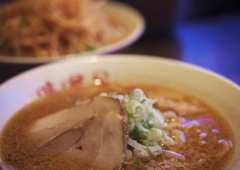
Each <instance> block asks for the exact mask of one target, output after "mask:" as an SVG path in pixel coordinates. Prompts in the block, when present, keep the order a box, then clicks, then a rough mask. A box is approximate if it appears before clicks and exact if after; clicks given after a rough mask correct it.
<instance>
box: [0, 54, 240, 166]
mask: <svg viewBox="0 0 240 170" xmlns="http://www.w3.org/2000/svg"><path fill="white" fill-rule="evenodd" d="M72 76H73V77H72ZM96 76H97V77H100V78H101V79H105V80H107V81H110V82H111V81H133V82H140V83H141V82H145V83H151V84H156V85H162V86H167V87H170V88H174V89H178V90H181V91H184V92H187V93H189V94H191V95H194V96H196V97H198V98H199V99H201V100H203V101H205V102H206V103H208V104H209V105H210V106H212V107H213V108H215V109H216V110H217V111H218V112H219V113H220V114H221V115H222V116H223V117H224V118H225V119H226V120H227V122H228V123H229V125H230V126H231V128H232V130H233V132H234V135H235V144H236V148H235V152H234V155H233V158H232V159H231V161H230V163H229V166H228V167H227V169H231V170H233V169H240V157H239V155H240V133H239V129H240V105H239V102H240V87H239V86H238V85H237V84H235V83H233V82H231V81H230V80H228V79H226V78H224V77H222V76H220V75H218V74H216V73H213V72H211V71H208V70H206V69H203V68H199V67H197V66H193V65H189V64H186V63H183V62H180V61H175V60H170V59H164V58H161V57H151V56H139V55H103V56H91V57H90V56H85V57H78V58H74V59H67V60H63V61H58V62H55V63H51V64H46V65H43V66H40V67H37V68H34V69H31V70H29V71H26V72H24V73H22V74H20V75H17V76H15V77H13V78H12V79H10V80H8V81H6V82H5V83H3V84H2V85H0V105H1V107H0V117H1V119H0V130H1V129H2V127H3V125H4V124H5V123H6V121H7V120H8V119H9V117H11V116H12V115H13V114H14V112H16V111H18V110H19V109H20V108H21V107H22V106H24V105H26V104H27V103H29V102H31V101H33V100H34V99H37V98H38V95H39V94H42V93H44V92H45V93H47V92H49V91H51V90H53V89H54V90H58V89H61V87H62V85H63V83H64V84H66V83H67V82H69V79H71V78H74V80H75V83H83V84H85V83H86V84H88V83H90V82H92V81H93V79H92V78H93V77H96ZM81 78H83V79H81Z"/></svg>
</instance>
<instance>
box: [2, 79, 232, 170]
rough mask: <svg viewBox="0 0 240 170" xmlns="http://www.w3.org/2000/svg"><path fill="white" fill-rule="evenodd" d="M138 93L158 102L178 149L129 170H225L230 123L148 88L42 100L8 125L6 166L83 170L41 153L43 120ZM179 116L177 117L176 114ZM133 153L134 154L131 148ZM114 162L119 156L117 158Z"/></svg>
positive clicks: (115, 86)
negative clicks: (34, 132)
mask: <svg viewBox="0 0 240 170" xmlns="http://www.w3.org/2000/svg"><path fill="white" fill-rule="evenodd" d="M135 88H140V89H142V90H143V91H144V93H145V94H146V96H147V97H149V98H152V99H158V101H157V102H156V103H155V104H154V107H155V108H157V109H159V110H160V111H161V112H162V113H163V115H164V117H165V122H166V123H168V125H167V126H166V127H165V131H166V133H168V135H169V136H170V137H171V138H172V139H173V141H174V143H175V144H174V145H164V144H162V149H163V152H162V154H160V155H159V156H157V157H150V158H147V159H144V158H140V159H138V158H135V157H133V158H132V159H129V160H125V162H124V164H123V167H122V168H123V169H224V168H225V167H226V165H227V164H228V162H229V160H230V158H231V155H232V153H233V149H234V143H233V139H234V137H233V134H232V131H231V129H230V127H229V126H228V124H227V123H226V121H225V120H224V119H223V118H222V117H221V116H220V115H219V114H218V113H217V112H216V111H215V110H214V109H212V108H211V107H209V106H208V105H206V104H205V103H203V102H202V101H199V100H198V99H196V98H195V97H192V96H189V95H187V94H184V93H182V92H178V91H175V90H173V89H168V88H165V87H159V86H154V85H145V84H137V85H136V84H120V83H111V84H108V85H102V86H93V85H90V86H86V87H82V86H81V87H75V88H71V89H66V90H62V91H60V92H56V93H54V94H51V95H49V96H46V97H42V98H40V99H38V100H36V101H34V102H32V103H31V104H29V105H27V106H25V107H24V108H22V109H21V110H20V111H19V112H17V113H16V114H15V115H14V116H13V117H12V118H11V119H10V120H9V121H8V122H7V124H6V125H5V127H4V129H3V131H2V134H1V140H0V142H1V143H0V144H1V145H0V154H1V155H0V156H1V158H2V160H3V161H4V162H5V163H7V164H9V165H12V166H13V167H15V168H16V169H24V170H26V169H29V170H33V169H38V170H39V169H44V170H46V169H58V170H61V169H63V170H66V169H73V170H75V169H79V167H78V165H77V164H75V162H74V160H72V158H69V157H67V156H65V155H62V154H57V155H54V156H53V154H51V153H49V152H48V153H47V154H46V153H45V152H42V151H41V150H38V149H36V147H37V146H36V143H35V140H33V138H32V136H31V135H30V134H31V133H30V129H31V127H32V125H33V123H34V122H36V121H37V120H39V119H41V118H43V117H45V116H48V115H50V114H53V113H55V112H58V111H60V110H63V109H66V108H70V107H72V106H74V105H75V104H76V103H77V102H79V101H82V100H85V99H90V98H93V97H95V96H98V95H99V94H100V93H102V92H106V93H110V92H117V93H118V94H127V93H128V92H130V91H132V90H133V89H135ZM172 112H174V113H176V115H177V116H174V115H172V114H171V113H172ZM130 149H131V148H130ZM113 156H114V155H113Z"/></svg>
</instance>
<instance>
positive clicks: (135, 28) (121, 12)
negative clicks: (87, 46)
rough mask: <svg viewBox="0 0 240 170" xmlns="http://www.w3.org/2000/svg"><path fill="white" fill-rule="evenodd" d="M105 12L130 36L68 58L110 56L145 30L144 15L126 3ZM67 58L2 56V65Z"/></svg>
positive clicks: (112, 5)
mask: <svg viewBox="0 0 240 170" xmlns="http://www.w3.org/2000/svg"><path fill="white" fill-rule="evenodd" d="M103 10H104V11H105V12H106V13H107V14H109V15H110V16H112V17H113V18H115V19H116V20H118V21H120V22H121V23H123V24H124V25H125V26H126V27H127V30H128V35H127V36H126V37H125V38H123V39H121V40H119V41H117V42H115V43H113V44H110V45H106V46H104V47H101V48H97V49H96V50H93V51H89V52H84V53H82V54H81V55H79V54H78V55H76V54H70V55H66V56H67V57H71V58H72V57H81V56H84V55H96V54H109V53H113V52H118V51H119V50H121V49H123V48H125V47H127V46H129V45H130V44H132V43H134V42H135V41H136V40H137V39H138V38H140V37H141V35H142V34H143V32H144V30H145V20H144V18H143V16H142V14H141V13H140V12H139V11H137V10H136V9H134V8H133V7H131V6H129V5H126V4H124V3H120V2H116V1H109V2H108V3H107V4H105V5H104V6H103ZM66 56H60V57H56V58H34V57H33V58H29V57H9V56H0V62H1V63H14V64H41V63H46V62H51V61H55V60H59V59H60V58H65V57H66Z"/></svg>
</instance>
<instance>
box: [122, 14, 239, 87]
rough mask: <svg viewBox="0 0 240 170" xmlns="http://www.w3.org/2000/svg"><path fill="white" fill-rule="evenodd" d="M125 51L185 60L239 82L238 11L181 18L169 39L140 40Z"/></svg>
mask: <svg viewBox="0 0 240 170" xmlns="http://www.w3.org/2000/svg"><path fill="white" fill-rule="evenodd" d="M126 53H137V54H147V55H155V56H161V57H166V58H172V59H177V60H181V61H185V62H187V63H191V64H194V65H197V66H201V67H203V68H206V69H209V70H211V71H214V72H216V73H218V74H220V75H222V76H224V77H226V78H228V79H230V80H231V81H233V82H235V83H237V84H238V85H240V13H228V14H221V15H217V16H212V17H207V18H201V19H197V20H196V19H195V20H188V21H182V22H180V23H177V24H175V26H174V27H173V28H172V36H171V38H165V39H155V40H154V39H150V40H144V39H143V40H141V39H140V41H138V42H136V43H135V44H134V45H132V46H131V47H130V48H129V49H128V50H127V51H126Z"/></svg>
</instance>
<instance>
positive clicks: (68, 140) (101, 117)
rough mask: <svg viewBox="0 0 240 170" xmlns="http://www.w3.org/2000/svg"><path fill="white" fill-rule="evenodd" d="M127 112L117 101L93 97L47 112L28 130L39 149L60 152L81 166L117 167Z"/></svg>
mask: <svg viewBox="0 0 240 170" xmlns="http://www.w3.org/2000/svg"><path fill="white" fill-rule="evenodd" d="M126 122H127V116H126V113H125V109H124V107H123V106H122V105H121V103H120V101H119V100H117V99H113V98H108V97H101V96H98V97H95V98H94V99H93V100H90V101H87V102H83V103H81V104H79V105H77V106H75V107H73V108H70V109H66V110H63V111H60V112H57V113H54V114H51V115H50V116H46V117H44V118H42V119H40V120H38V121H37V122H36V123H35V124H33V126H32V129H31V130H30V133H32V136H33V138H34V139H37V140H38V144H39V147H38V148H37V149H38V150H39V152H42V153H43V154H48V155H49V154H52V155H53V156H54V155H61V156H64V157H65V158H67V159H69V160H70V161H72V162H74V163H75V164H76V165H78V166H79V168H80V169H83V170H84V169H104V170H108V169H109V170H110V169H120V168H121V166H122V164H123V162H124V158H125V151H126V146H127V140H128V129H127V123H126Z"/></svg>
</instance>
